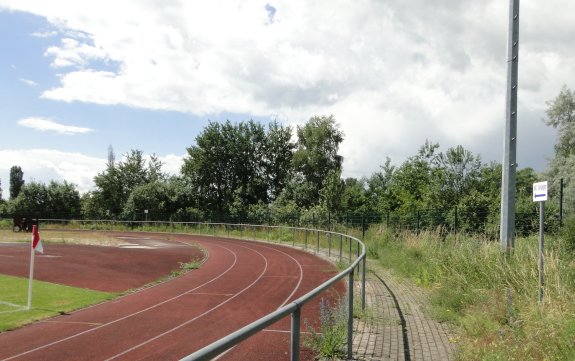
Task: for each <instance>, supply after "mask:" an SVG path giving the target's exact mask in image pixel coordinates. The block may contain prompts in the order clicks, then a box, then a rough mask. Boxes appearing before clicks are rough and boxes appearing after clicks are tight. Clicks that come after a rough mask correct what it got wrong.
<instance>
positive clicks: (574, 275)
mask: <svg viewBox="0 0 575 361" xmlns="http://www.w3.org/2000/svg"><path fill="white" fill-rule="evenodd" d="M366 244H367V247H368V255H369V256H370V257H373V258H376V259H378V260H379V261H380V262H381V264H382V265H384V266H386V267H390V268H393V269H395V270H396V271H397V272H399V273H400V274H403V275H404V276H407V277H409V278H411V279H413V280H414V281H415V282H416V283H418V284H420V285H422V286H425V287H427V288H429V289H430V290H431V302H432V308H431V310H430V312H432V313H433V315H434V316H435V317H436V318H438V319H439V320H442V321H449V322H450V323H452V324H453V325H454V326H455V331H456V332H457V333H458V334H459V335H460V337H459V338H458V340H459V341H458V357H459V359H461V360H575V258H574V257H573V255H572V253H571V252H569V251H568V247H566V245H565V242H564V241H563V240H562V239H561V238H560V237H547V238H546V252H545V281H546V282H545V287H544V299H543V302H542V303H541V304H539V303H538V302H537V291H538V268H537V257H538V249H537V244H538V238H537V237H536V236H535V237H529V238H521V239H518V240H517V241H516V248H515V250H514V251H513V252H512V254H511V255H509V256H507V255H505V254H504V253H502V252H500V250H499V244H498V242H493V241H488V240H486V239H481V238H472V237H463V236H447V237H443V236H442V232H439V231H438V232H423V233H420V234H414V233H394V232H391V231H390V230H388V229H386V228H385V227H372V228H371V229H370V231H369V232H368V234H367V237H366ZM506 289H509V290H510V298H509V299H508V298H507V297H506Z"/></svg>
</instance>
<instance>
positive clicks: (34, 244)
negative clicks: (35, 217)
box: [32, 225, 44, 253]
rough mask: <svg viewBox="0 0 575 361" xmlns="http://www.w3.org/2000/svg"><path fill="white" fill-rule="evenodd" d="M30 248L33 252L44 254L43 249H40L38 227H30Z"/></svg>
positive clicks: (40, 242)
mask: <svg viewBox="0 0 575 361" xmlns="http://www.w3.org/2000/svg"><path fill="white" fill-rule="evenodd" d="M32 248H33V249H34V250H35V251H38V252H40V253H44V248H43V247H42V240H41V239H40V233H39V232H38V226H37V225H33V226H32Z"/></svg>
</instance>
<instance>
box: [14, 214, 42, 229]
mask: <svg viewBox="0 0 575 361" xmlns="http://www.w3.org/2000/svg"><path fill="white" fill-rule="evenodd" d="M33 225H36V226H37V225H38V220H37V219H33V218H31V217H24V216H15V217H13V218H12V232H16V228H18V232H22V231H24V232H32V226H33Z"/></svg>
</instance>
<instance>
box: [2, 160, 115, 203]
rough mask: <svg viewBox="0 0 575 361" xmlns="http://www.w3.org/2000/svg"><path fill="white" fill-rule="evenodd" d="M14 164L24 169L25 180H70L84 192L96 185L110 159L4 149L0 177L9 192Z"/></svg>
mask: <svg viewBox="0 0 575 361" xmlns="http://www.w3.org/2000/svg"><path fill="white" fill-rule="evenodd" d="M14 165H18V166H20V167H21V168H22V170H23V171H24V179H25V180H28V181H29V180H31V179H34V180H36V181H40V182H48V181H50V180H56V181H63V180H66V181H68V182H70V183H74V184H76V185H77V186H78V190H79V191H80V192H81V193H84V192H87V191H89V190H91V189H92V187H93V186H94V184H93V178H94V176H95V175H97V174H98V172H100V171H102V170H104V169H105V167H106V159H101V158H94V157H89V156H86V155H83V154H80V153H70V152H61V151H58V150H53V149H14V150H0V174H2V177H1V179H2V180H3V182H2V184H3V185H4V187H3V188H4V189H6V190H7V184H9V183H8V182H7V181H8V179H9V173H10V168H11V167H12V166H14Z"/></svg>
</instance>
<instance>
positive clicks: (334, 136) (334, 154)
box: [293, 115, 344, 207]
mask: <svg viewBox="0 0 575 361" xmlns="http://www.w3.org/2000/svg"><path fill="white" fill-rule="evenodd" d="M338 128H339V125H338V124H337V123H336V121H335V118H334V117H333V115H330V116H314V117H312V118H311V119H310V120H309V121H308V122H307V123H306V124H305V125H304V126H302V127H299V126H298V127H297V137H298V140H297V149H296V151H295V153H294V156H293V166H294V170H295V172H297V173H299V174H301V176H302V177H303V181H304V182H306V183H308V186H306V187H308V188H309V189H311V191H312V192H311V197H310V199H308V200H306V202H305V204H303V205H304V206H307V207H309V206H311V205H313V204H317V203H318V202H319V200H320V190H321V189H322V188H323V187H324V185H325V184H324V182H325V181H326V179H327V178H328V174H329V172H330V171H335V172H339V171H341V165H342V162H343V157H342V156H341V155H339V154H338V151H339V145H340V144H341V142H342V141H343V136H344V135H343V132H342V131H341V130H339V129H338Z"/></svg>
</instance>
